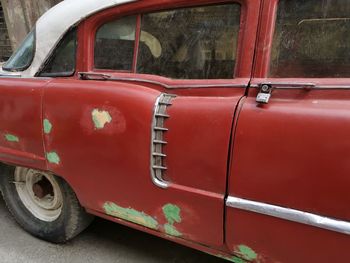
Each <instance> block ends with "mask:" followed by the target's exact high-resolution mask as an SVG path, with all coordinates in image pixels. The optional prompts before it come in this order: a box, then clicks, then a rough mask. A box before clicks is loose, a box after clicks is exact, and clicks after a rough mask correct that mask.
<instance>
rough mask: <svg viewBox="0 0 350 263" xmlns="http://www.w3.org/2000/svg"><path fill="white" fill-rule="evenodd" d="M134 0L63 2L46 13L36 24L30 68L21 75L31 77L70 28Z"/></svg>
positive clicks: (70, 0)
mask: <svg viewBox="0 0 350 263" xmlns="http://www.w3.org/2000/svg"><path fill="white" fill-rule="evenodd" d="M134 1H136V0H65V1H63V2H61V3H59V4H58V5H56V6H55V7H53V8H51V9H50V10H49V11H47V12H46V13H45V14H44V15H43V16H42V17H41V18H40V19H39V20H38V22H37V24H36V52H35V56H34V59H33V62H32V64H31V66H30V67H29V68H28V69H27V70H25V71H24V72H22V73H21V75H22V76H23V77H33V76H34V75H35V74H36V73H37V72H38V70H39V68H40V66H41V65H42V63H43V62H44V61H45V60H46V59H47V57H48V56H49V54H50V53H51V51H52V50H53V49H54V48H55V46H56V45H57V43H58V42H59V41H60V40H61V38H62V37H63V36H64V34H65V33H66V32H67V30H68V29H70V28H71V27H72V26H74V25H76V24H77V23H79V22H80V21H82V20H83V19H85V18H86V17H88V16H90V15H92V14H94V13H97V12H98V11H101V10H104V9H107V8H110V7H114V6H117V5H121V4H125V3H129V2H134Z"/></svg>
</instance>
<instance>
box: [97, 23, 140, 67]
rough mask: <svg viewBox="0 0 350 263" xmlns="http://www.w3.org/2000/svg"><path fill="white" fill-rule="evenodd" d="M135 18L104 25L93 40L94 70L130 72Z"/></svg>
mask: <svg viewBox="0 0 350 263" xmlns="http://www.w3.org/2000/svg"><path fill="white" fill-rule="evenodd" d="M136 20H137V17H136V16H130V17H125V18H122V19H119V20H117V21H113V22H109V23H107V24H104V25H103V26H102V27H100V28H99V29H98V30H97V33H96V39H95V68H96V69H111V70H125V71H131V70H132V64H133V59H134V47H135V32H136Z"/></svg>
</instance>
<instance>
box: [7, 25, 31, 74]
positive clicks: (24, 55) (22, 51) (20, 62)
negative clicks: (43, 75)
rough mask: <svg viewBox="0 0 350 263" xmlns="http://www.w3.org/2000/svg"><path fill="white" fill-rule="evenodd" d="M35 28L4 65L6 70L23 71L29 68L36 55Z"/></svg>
mask: <svg viewBox="0 0 350 263" xmlns="http://www.w3.org/2000/svg"><path fill="white" fill-rule="evenodd" d="M34 52H35V30H33V31H32V32H30V33H29V35H28V36H27V37H26V39H25V40H24V41H23V43H22V45H21V46H20V47H19V48H18V49H17V51H16V52H15V53H14V54H13V55H12V56H11V57H10V59H9V60H8V61H7V62H6V63H5V65H4V66H3V67H2V68H3V69H4V70H6V71H23V70H25V69H27V68H28V67H29V66H30V64H31V62H32V60H33V57H34Z"/></svg>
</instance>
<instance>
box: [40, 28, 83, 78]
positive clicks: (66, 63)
mask: <svg viewBox="0 0 350 263" xmlns="http://www.w3.org/2000/svg"><path fill="white" fill-rule="evenodd" d="M76 49H77V29H76V28H73V29H72V30H70V31H69V32H68V33H67V34H66V35H65V36H64V37H63V39H62V40H61V42H60V43H59V44H58V46H57V47H56V50H55V51H54V52H53V54H52V56H51V58H50V59H49V60H48V62H47V63H46V65H45V66H44V69H43V70H42V72H41V73H40V76H42V77H45V76H71V75H73V74H74V72H75V64H76Z"/></svg>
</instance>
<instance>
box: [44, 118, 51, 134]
mask: <svg viewBox="0 0 350 263" xmlns="http://www.w3.org/2000/svg"><path fill="white" fill-rule="evenodd" d="M43 125H44V132H45V134H50V133H51V130H52V124H51V122H50V121H49V120H48V119H45V120H44V122H43Z"/></svg>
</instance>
